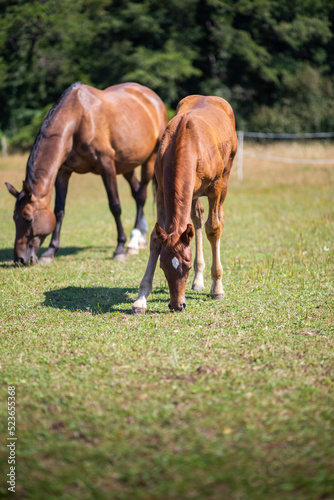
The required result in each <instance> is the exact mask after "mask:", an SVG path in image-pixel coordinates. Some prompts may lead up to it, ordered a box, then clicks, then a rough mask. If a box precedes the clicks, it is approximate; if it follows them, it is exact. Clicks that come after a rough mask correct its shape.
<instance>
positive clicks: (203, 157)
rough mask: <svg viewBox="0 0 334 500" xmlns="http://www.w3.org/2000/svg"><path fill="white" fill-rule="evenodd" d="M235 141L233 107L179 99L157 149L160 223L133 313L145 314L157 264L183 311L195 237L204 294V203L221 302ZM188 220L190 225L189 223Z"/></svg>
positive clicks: (198, 284) (215, 291)
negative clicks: (222, 244)
mask: <svg viewBox="0 0 334 500" xmlns="http://www.w3.org/2000/svg"><path fill="white" fill-rule="evenodd" d="M237 147H238V140H237V134H236V131H235V120H234V114H233V110H232V108H231V106H230V105H229V104H228V102H226V101H225V100H224V99H221V98H220V97H203V96H199V95H193V96H188V97H186V98H185V99H183V100H182V101H180V103H179V105H178V107H177V114H176V116H175V117H174V118H173V119H172V120H171V121H170V122H169V124H168V125H167V128H166V130H165V132H164V135H163V137H162V140H161V144H160V147H159V151H158V156H157V159H156V163H155V175H156V178H157V182H158V190H157V212H158V213H157V217H158V221H157V223H156V225H155V228H154V229H153V231H152V234H151V243H150V257H149V261H148V264H147V268H146V272H145V275H144V277H143V279H142V281H141V284H140V289H139V295H138V297H137V299H136V301H135V303H134V304H133V307H132V311H133V313H135V314H140V313H143V312H145V310H146V300H147V297H148V295H149V293H150V292H151V290H152V282H153V275H154V271H155V267H156V263H157V260H158V257H159V254H160V266H161V268H162V269H163V271H164V273H165V276H166V279H167V281H168V286H169V292H170V304H169V308H170V309H171V310H178V311H182V310H183V309H185V307H186V304H185V288H186V282H187V279H188V275H189V271H190V269H191V267H192V253H191V248H190V240H191V239H192V238H193V236H194V234H196V257H195V262H194V267H195V279H194V282H193V285H192V288H193V290H198V291H199V290H203V288H204V282H203V271H204V259H203V249H202V226H203V221H204V210H203V205H202V203H201V201H200V199H199V198H200V196H207V197H208V200H209V216H208V220H207V222H206V224H205V229H206V235H207V237H208V240H209V241H210V243H211V248H212V267H211V276H212V280H213V282H212V286H211V297H213V298H219V299H221V298H223V296H224V291H223V285H222V274H223V270H222V267H221V263H220V251H219V249H220V235H221V233H222V230H223V226H224V210H223V202H224V200H225V198H226V193H227V186H228V180H229V175H230V171H231V167H232V162H233V158H234V156H235V154H236V152H237ZM190 217H191V218H192V221H193V224H194V227H195V230H194V227H193V226H192V225H191V224H190Z"/></svg>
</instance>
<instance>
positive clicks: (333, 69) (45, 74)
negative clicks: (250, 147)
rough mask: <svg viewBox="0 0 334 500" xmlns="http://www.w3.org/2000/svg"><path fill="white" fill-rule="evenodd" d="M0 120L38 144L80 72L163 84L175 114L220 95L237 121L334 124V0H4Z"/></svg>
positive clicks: (109, 81) (159, 87) (321, 127)
mask: <svg viewBox="0 0 334 500" xmlns="http://www.w3.org/2000/svg"><path fill="white" fill-rule="evenodd" d="M0 13H1V24H0V109H1V116H0V127H1V131H2V133H5V134H6V135H7V136H8V137H9V139H10V143H11V145H12V147H13V148H15V147H17V148H20V149H29V147H31V144H32V142H33V139H34V136H35V135H36V133H37V131H38V129H39V126H40V124H41V121H42V119H43V117H44V115H45V112H46V110H47V109H48V108H49V107H50V106H51V105H52V104H53V103H54V102H55V101H56V100H57V99H58V97H59V96H60V95H61V94H62V93H63V91H64V90H65V89H66V88H67V87H68V86H70V85H71V84H72V83H74V82H75V81H81V82H83V83H87V84H90V85H93V86H95V87H98V88H100V89H103V88H106V87H108V86H111V85H114V84H116V83H121V82H125V81H136V82H138V83H141V84H143V85H146V86H148V87H150V88H152V89H153V90H154V91H156V92H157V93H158V95H159V96H160V97H161V98H162V99H163V101H164V102H165V104H166V105H167V108H168V110H169V114H170V116H172V114H173V110H174V109H175V107H176V105H177V103H178V101H179V100H180V99H181V98H183V97H185V96H186V95H189V94H205V95H218V96H221V97H224V98H225V99H227V100H228V101H229V102H230V103H231V105H232V106H233V108H234V111H235V114H236V119H237V127H238V128H239V129H244V130H252V131H259V132H290V133H298V132H322V131H331V130H333V129H334V36H333V31H334V30H333V26H334V2H332V1H328V0H294V1H293V2H291V0H169V1H168V2H161V0H143V1H134V0H131V1H129V0H44V1H40V0H39V1H36V0H35V1H34V0H33V1H30V2H27V1H26V0H0Z"/></svg>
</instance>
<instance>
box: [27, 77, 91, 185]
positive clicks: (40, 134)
mask: <svg viewBox="0 0 334 500" xmlns="http://www.w3.org/2000/svg"><path fill="white" fill-rule="evenodd" d="M80 85H82V84H81V82H76V83H74V84H73V85H71V86H70V87H68V88H67V89H66V90H65V92H64V93H63V94H62V95H61V96H60V97H59V99H58V101H57V102H55V104H54V105H53V106H52V108H50V109H49V111H48V112H47V114H46V117H45V118H44V120H43V123H42V125H41V128H40V130H39V132H38V134H37V136H36V139H35V142H34V145H33V147H32V149H31V152H30V155H29V158H28V162H27V172H26V180H27V182H29V178H30V177H31V174H32V171H33V168H34V164H35V161H36V158H37V153H38V150H39V148H40V145H41V142H42V140H43V139H44V137H45V136H46V131H47V129H48V126H49V125H50V123H51V121H52V119H53V117H54V115H55V114H56V113H57V111H58V110H59V108H60V107H61V105H62V104H63V102H64V101H65V99H66V97H67V96H68V95H69V93H70V92H72V90H73V89H75V88H77V87H79V86H80ZM29 184H30V185H31V183H29Z"/></svg>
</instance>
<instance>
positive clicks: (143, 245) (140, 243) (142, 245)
mask: <svg viewBox="0 0 334 500" xmlns="http://www.w3.org/2000/svg"><path fill="white" fill-rule="evenodd" d="M138 246H139V248H140V249H141V250H142V249H143V248H147V247H148V243H147V241H146V238H145V237H144V236H141V237H140V238H139V241H138Z"/></svg>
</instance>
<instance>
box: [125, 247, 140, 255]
mask: <svg viewBox="0 0 334 500" xmlns="http://www.w3.org/2000/svg"><path fill="white" fill-rule="evenodd" d="M138 254H139V250H138V248H131V247H128V255H138Z"/></svg>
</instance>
